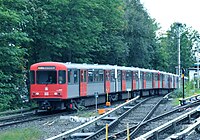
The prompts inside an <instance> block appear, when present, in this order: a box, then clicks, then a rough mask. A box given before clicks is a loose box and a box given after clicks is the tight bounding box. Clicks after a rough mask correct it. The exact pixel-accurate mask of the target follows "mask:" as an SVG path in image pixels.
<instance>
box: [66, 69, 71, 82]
mask: <svg viewBox="0 0 200 140" xmlns="http://www.w3.org/2000/svg"><path fill="white" fill-rule="evenodd" d="M71 72H72V71H71V70H68V74H67V77H68V84H69V83H71Z"/></svg>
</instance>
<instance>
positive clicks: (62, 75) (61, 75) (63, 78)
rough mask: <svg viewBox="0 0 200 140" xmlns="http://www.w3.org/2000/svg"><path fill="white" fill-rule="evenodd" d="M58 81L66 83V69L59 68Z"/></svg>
mask: <svg viewBox="0 0 200 140" xmlns="http://www.w3.org/2000/svg"><path fill="white" fill-rule="evenodd" d="M58 83H59V84H65V83H66V71H65V70H59V72H58Z"/></svg>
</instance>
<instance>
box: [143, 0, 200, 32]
mask: <svg viewBox="0 0 200 140" xmlns="http://www.w3.org/2000/svg"><path fill="white" fill-rule="evenodd" d="M140 2H141V3H142V4H144V8H145V9H146V10H147V12H148V13H149V15H150V16H151V18H155V19H156V22H158V23H160V26H161V27H162V29H161V30H163V31H166V30H168V29H169V28H170V25H171V24H172V23H174V22H180V23H184V24H186V25H187V27H192V29H194V30H197V31H198V32H199V33H200V0H140Z"/></svg>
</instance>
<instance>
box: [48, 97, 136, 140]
mask: <svg viewBox="0 0 200 140" xmlns="http://www.w3.org/2000/svg"><path fill="white" fill-rule="evenodd" d="M138 98H139V96H137V97H135V98H133V99H131V100H129V101H128V102H125V103H123V104H121V105H119V106H117V107H116V108H114V109H113V110H110V111H109V112H107V113H105V114H103V115H101V116H99V117H97V118H95V119H93V120H91V121H89V122H87V123H84V124H83V125H81V126H78V127H76V128H74V129H71V130H69V131H66V132H64V133H61V134H59V135H57V136H54V137H51V138H48V139H46V140H55V139H60V138H62V137H65V136H66V135H69V134H72V133H74V132H76V131H78V130H80V129H82V128H84V127H86V126H88V125H90V124H92V123H95V122H97V121H98V120H100V119H102V118H104V117H106V116H108V115H109V114H111V113H112V112H114V111H116V110H117V109H119V108H122V107H123V106H125V105H128V104H130V103H131V102H133V101H135V100H137V99H138Z"/></svg>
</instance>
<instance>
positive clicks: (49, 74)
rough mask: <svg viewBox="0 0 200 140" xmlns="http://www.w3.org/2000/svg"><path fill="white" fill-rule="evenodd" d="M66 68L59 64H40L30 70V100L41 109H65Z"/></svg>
mask: <svg viewBox="0 0 200 140" xmlns="http://www.w3.org/2000/svg"><path fill="white" fill-rule="evenodd" d="M66 71H67V69H66V67H65V66H64V65H62V64H59V63H53V62H52V63H51V62H45V63H38V64H34V65H32V66H31V68H30V99H32V100H35V101H37V103H38V105H39V109H41V110H52V109H64V108H65V104H64V99H66V98H67V80H66V79H67V77H66Z"/></svg>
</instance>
